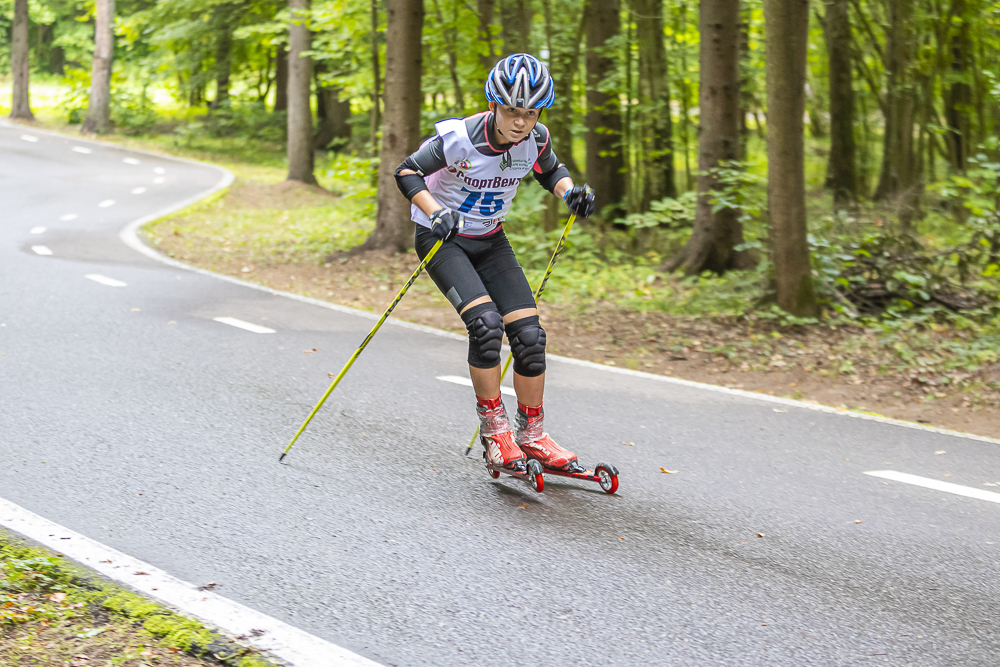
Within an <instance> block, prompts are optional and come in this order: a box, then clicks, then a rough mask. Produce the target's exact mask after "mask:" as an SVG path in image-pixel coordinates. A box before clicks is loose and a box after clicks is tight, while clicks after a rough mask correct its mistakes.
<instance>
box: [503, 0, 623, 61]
mask: <svg viewBox="0 0 1000 667" xmlns="http://www.w3.org/2000/svg"><path fill="white" fill-rule="evenodd" d="M615 4H617V0H615ZM531 15H532V9H531V0H500V28H501V29H500V36H501V37H502V38H503V54H502V55H503V56H504V57H506V56H509V55H510V54H512V53H529V52H530V49H531Z"/></svg>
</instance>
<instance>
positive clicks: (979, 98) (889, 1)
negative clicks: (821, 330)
mask: <svg viewBox="0 0 1000 667" xmlns="http://www.w3.org/2000/svg"><path fill="white" fill-rule="evenodd" d="M778 4H781V3H778ZM784 4H787V5H788V6H787V7H785V8H784V10H783V11H782V12H778V8H777V6H776V5H775V4H774V3H771V4H769V1H768V0H701V1H700V2H695V1H694V0H600V1H598V0H587V1H584V0H475V2H473V1H472V0H312V2H311V3H310V2H309V0H117V2H112V1H111V0H97V2H94V1H93V0H91V1H87V0H0V41H2V42H3V44H2V45H0V46H2V48H0V76H4V77H7V79H8V80H9V81H10V87H11V97H10V98H9V99H10V100H11V104H10V107H9V113H10V115H11V116H13V117H16V118H23V119H28V118H30V117H31V113H32V112H31V108H30V106H29V96H28V95H29V90H28V89H29V71H30V81H31V82H35V81H38V80H44V81H49V82H52V81H57V82H58V83H59V85H60V86H61V87H62V90H63V91H64V93H63V95H64V96H63V98H62V101H61V105H60V109H61V111H62V112H63V114H64V117H65V121H66V122H69V123H81V122H82V123H84V128H85V129H87V130H91V131H98V132H100V131H106V129H108V128H109V127H110V124H112V123H113V125H114V127H115V128H116V131H118V132H126V133H129V132H131V133H149V132H160V133H174V134H176V135H177V136H179V137H184V136H189V135H191V134H193V133H210V134H213V135H218V136H233V137H240V138H243V139H245V140H248V141H251V140H252V141H258V140H259V141H268V142H278V143H282V144H284V145H286V146H287V155H288V169H289V171H288V176H289V178H290V179H294V180H298V181H303V182H307V183H310V182H315V176H314V173H313V172H314V170H315V169H316V167H315V162H314V160H315V156H316V155H320V156H325V155H331V154H335V153H341V154H351V155H354V156H357V157H359V158H365V159H370V160H372V163H371V164H372V174H373V176H372V178H371V181H372V183H373V184H375V183H377V185H378V195H377V203H378V211H379V213H378V215H377V224H376V225H375V231H374V232H373V234H372V236H371V237H370V238H369V240H368V243H367V244H366V246H365V247H366V248H374V247H391V248H398V249H402V248H405V247H406V246H407V245H408V244H409V243H410V241H409V240H408V234H407V232H406V230H407V229H408V228H409V227H408V225H409V223H408V222H406V204H405V202H401V201H400V199H399V197H398V194H397V193H396V192H395V189H394V188H393V187H392V184H391V179H390V178H389V170H390V169H391V168H393V167H394V166H395V164H396V163H398V161H399V160H400V159H401V158H402V156H403V155H405V154H406V153H408V152H409V151H411V150H413V149H414V148H416V146H417V144H418V143H419V141H420V139H421V137H424V136H427V135H428V134H429V133H430V132H432V125H433V122H434V121H436V120H439V119H441V118H444V117H449V116H462V115H468V114H471V113H475V112H477V111H480V110H482V109H484V108H485V101H484V98H483V95H482V85H483V78H484V76H485V73H486V71H487V69H488V68H489V67H490V66H492V64H493V63H494V62H496V60H497V59H498V58H499V57H500V56H502V55H506V54H509V53H513V52H518V51H529V52H532V53H534V54H536V55H538V56H539V57H540V58H541V59H542V60H543V61H545V62H547V63H548V65H549V67H550V70H551V71H552V73H553V75H554V76H555V79H556V86H557V98H556V103H555V105H554V106H553V108H552V109H551V110H549V111H546V112H545V113H543V115H542V122H543V123H546V124H547V125H548V126H549V127H550V129H551V132H552V141H553V145H554V147H555V149H556V151H557V153H558V155H559V156H560V158H561V159H562V160H563V161H564V162H565V163H566V164H567V166H568V167H569V169H570V171H571V173H572V174H573V176H574V178H575V179H577V180H579V181H588V182H590V183H591V184H592V185H593V186H594V187H595V189H596V191H597V194H598V202H599V215H598V216H596V218H595V220H594V221H593V223H592V225H593V228H594V229H597V230H599V234H598V238H599V239H600V241H599V243H601V244H606V243H611V239H612V238H616V237H615V236H614V235H615V234H618V235H619V236H621V235H624V237H626V238H627V239H628V244H627V246H622V247H623V248H624V250H625V251H626V252H630V253H633V254H634V255H635V256H642V255H643V254H644V253H648V252H650V251H653V250H655V251H656V252H657V253H658V254H659V256H660V258H661V259H662V262H661V264H662V266H663V268H665V269H667V270H680V271H683V272H684V273H685V274H689V275H699V274H701V273H702V272H704V271H709V272H713V273H715V274H723V273H725V272H728V271H733V270H737V271H752V270H763V271H764V272H765V273H767V275H770V276H771V280H772V282H771V284H772V286H774V289H775V290H777V289H778V288H777V285H780V284H782V280H783V279H784V278H788V277H789V276H790V275H791V274H788V271H793V272H794V276H792V279H793V280H794V281H798V283H797V284H800V288H797V289H800V291H801V289H805V291H806V292H809V290H808V289H807V288H802V287H801V283H802V281H810V280H812V279H813V278H815V279H816V280H817V281H818V283H819V287H818V289H819V294H820V298H824V299H828V300H830V301H831V302H837V301H840V302H842V303H843V302H850V303H851V304H853V305H852V306H851V307H852V308H859V307H861V308H864V307H866V306H864V304H866V303H867V304H872V303H879V302H880V301H879V300H880V299H883V300H884V299H885V298H889V297H891V296H892V295H896V296H898V295H899V294H903V293H906V294H907V295H909V296H908V298H910V299H911V300H915V302H916V301H921V300H923V301H925V302H929V301H933V299H934V298H936V297H935V296H934V294H935V293H934V290H933V289H930V288H929V287H926V286H927V285H930V284H931V283H934V279H933V277H927V276H924V277H921V276H920V275H918V274H917V273H914V272H909V273H908V275H909V277H899V276H896V275H895V273H893V272H892V271H887V270H882V269H879V270H878V271H875V270H872V271H868V272H861V273H859V274H858V275H857V276H854V277H851V278H849V279H844V280H843V281H842V282H837V281H836V280H833V279H828V276H827V277H825V276H826V274H824V273H823V271H824V269H823V266H826V264H824V262H827V263H829V262H834V263H837V262H840V263H839V264H837V266H840V267H841V268H843V265H844V263H845V262H847V263H849V262H848V260H844V259H841V260H837V259H836V255H837V252H840V253H841V255H843V254H844V253H847V255H850V256H852V257H855V255H853V254H852V253H854V252H855V251H856V250H857V249H858V248H866V249H865V250H864V252H865V253H868V254H871V252H870V248H871V247H873V246H872V244H875V245H878V247H879V248H883V250H884V252H885V253H887V254H886V255H885V256H886V257H887V258H888V259H887V261H890V263H891V262H895V263H896V264H899V265H906V266H911V267H912V266H915V265H916V264H919V263H920V262H918V261H917V260H916V259H914V258H916V257H917V256H927V257H929V256H931V255H934V256H935V257H937V255H936V254H935V253H950V254H947V255H946V256H947V257H952V255H956V253H957V255H956V256H957V257H958V258H957V259H953V260H950V261H951V262H952V268H953V269H954V270H955V271H958V272H959V273H961V272H963V271H967V269H968V267H970V266H979V269H980V270H981V271H980V272H982V271H989V270H990V269H988V267H989V266H992V264H990V263H989V262H990V261H991V260H990V259H989V258H990V257H993V258H995V257H996V255H997V254H998V252H1000V232H998V224H997V220H998V214H997V210H998V207H1000V204H998V200H1000V196H998V194H997V187H996V186H995V183H996V181H997V173H998V172H1000V149H998V136H1000V135H998V133H1000V3H997V2H992V1H990V0H791V1H790V2H789V3H784ZM792 5H795V8H794V11H795V12H798V13H796V14H795V15H794V16H790V15H787V14H786V13H785V10H787V12H792ZM800 5H801V6H800ZM102 12H104V13H105V14H106V13H107V12H113V13H114V20H113V22H112V23H110V24H109V25H111V26H113V28H112V31H111V32H112V33H113V35H112V36H113V39H106V38H105V36H106V35H107V31H105V29H104V28H103V24H102V23H101V21H102V15H103V14H102ZM776 12H778V13H776ZM95 37H96V40H95ZM800 38H801V39H804V42H803V43H802V44H799V43H798V42H796V43H795V45H794V46H795V48H794V49H793V48H792V46H793V45H792V44H791V43H787V44H786V43H784V42H785V41H786V40H788V39H793V41H794V40H798V39H800ZM769 39H771V40H773V39H780V40H782V41H783V43H782V44H781V45H776V44H774V43H771V44H769V43H768V40H769ZM95 46H96V49H95ZM779 46H780V48H781V50H780V54H781V59H780V62H777V61H774V62H772V49H775V48H778V47H779ZM105 47H107V49H111V51H109V53H111V54H112V55H111V56H110V57H107V56H108V53H106V52H105V51H104V50H102V49H104V48H105ZM799 47H801V48H799ZM774 53H779V52H777V51H775V52H774ZM776 57H777V56H775V58H776ZM104 72H106V73H107V84H105V83H104V81H103V80H102V78H101V77H102V76H104V74H102V73H104ZM105 90H107V91H108V92H107V94H105V93H104V92H103V91H105ZM776 90H783V91H787V92H788V95H784V94H782V95H778V96H777V97H776V93H775V92H774V91H776ZM799 93H801V96H802V99H801V105H800V106H801V107H802V109H801V110H800V109H799V100H798V98H797V97H796V96H797V95H798V94H799ZM786 105H790V106H787V107H786ZM105 108H106V109H107V110H106V111H103V109H105ZM105 118H107V119H108V120H107V121H105V120H104V119H105ZM798 121H801V122H798ZM104 123H107V124H104ZM788 132H792V133H794V136H787V133H788ZM286 142H287V143H286ZM789 142H790V143H789ZM379 160H381V166H380V167H376V166H375V165H377V164H378V163H379ZM776 179H777V180H776ZM800 182H801V186H800V185H799V183H800ZM789 184H791V185H789ZM768 192H770V196H768ZM532 197H534V199H531V198H530V197H527V198H525V200H526V201H527V200H528V199H531V201H532V204H531V206H533V207H534V208H533V209H532V211H533V213H532V215H535V216H536V218H537V219H538V220H539V224H540V225H542V226H543V227H544V228H545V229H554V228H555V227H556V226H557V225H558V222H559V219H560V217H561V216H563V215H564V209H563V207H561V205H560V203H559V202H557V201H555V200H553V199H552V198H551V197H550V196H548V195H544V196H543V195H541V194H538V195H537V196H536V195H532ZM789 216H790V217H789ZM821 232H822V235H823V241H822V242H821V243H820V242H818V241H816V239H818V238H819V236H820V235H821ZM790 235H791V236H790ZM931 236H933V239H931V238H930V237H931ZM834 237H837V238H834ZM810 239H812V240H810ZM932 246H933V247H932ZM831 248H832V249H831ZM956 248H957V249H958V250H955V249H956ZM983 249H985V250H984V251H983V252H984V253H985V254H983V253H980V251H981V250H983ZM600 250H601V252H603V253H605V255H607V252H608V248H606V247H604V246H603V245H602V247H601V249H600ZM776 253H780V254H781V256H782V257H783V258H786V259H787V257H786V255H787V253H792V255H795V257H794V258H792V259H793V260H794V261H791V263H785V262H784V261H783V260H781V261H779V259H778V257H777V254H776ZM810 253H812V259H811V260H810ZM817 253H819V255H822V254H823V253H826V255H823V257H820V256H819V255H818V254H817ZM921 253H923V255H921ZM977 253H980V254H977ZM859 257H860V259H859ZM824 258H825V259H824ZM869 259H870V258H865V257H864V256H857V257H855V259H853V260H851V261H852V262H855V265H857V264H858V263H861V264H863V263H864V262H865V261H869ZM810 261H811V262H812V263H811V264H810ZM872 261H874V260H872ZM935 261H937V260H935ZM942 261H943V260H942ZM976 262H979V264H976ZM983 262H985V264H983ZM789 266H794V267H796V268H794V269H789V268H788V267H789ZM810 266H811V267H812V268H811V269H810V268H809V267H810ZM960 266H961V267H964V268H961V269H960V268H959V267H960ZM761 267H763V268H761ZM803 267H805V268H803ZM873 271H874V272H873ZM876 273H877V274H878V275H879V276H881V277H879V278H878V279H877V280H876V279H875V278H874V277H873V276H874V275H875V274H876ZM897 273H898V272H897ZM830 275H833V274H830ZM963 275H964V274H963ZM991 275H992V274H991ZM838 276H839V278H838V280H839V279H840V278H843V275H841V274H838ZM894 276H895V277H894ZM922 280H923V282H921V281H922ZM946 282H947V281H946ZM922 284H923V285H924V287H923V288H921V287H920V285H922ZM934 284H938V283H934ZM947 284H949V285H952V287H950V288H947V289H945V288H941V289H940V290H938V292H939V293H940V295H942V296H941V297H940V298H941V300H942V301H947V299H948V297H947V296H946V292H948V290H949V289H950V290H951V291H952V292H954V291H955V290H956V289H957V288H955V287H954V281H952V282H948V283H947ZM879 290H881V292H879ZM775 293H776V292H775ZM880 294H881V296H880ZM920 294H924V295H925V296H926V299H924V298H923V297H920V296H919V295H920ZM772 297H773V294H772ZM774 298H777V297H774ZM777 301H778V303H780V304H781V305H782V307H783V308H784V309H785V310H787V311H788V312H794V313H795V314H797V315H808V314H810V313H814V312H815V304H814V303H813V304H806V305H805V306H803V307H801V308H800V307H799V306H797V305H794V304H796V303H798V302H799V301H798V300H796V299H792V300H790V301H789V300H786V299H783V298H777ZM806 301H809V299H806ZM845 307H846V306H845Z"/></svg>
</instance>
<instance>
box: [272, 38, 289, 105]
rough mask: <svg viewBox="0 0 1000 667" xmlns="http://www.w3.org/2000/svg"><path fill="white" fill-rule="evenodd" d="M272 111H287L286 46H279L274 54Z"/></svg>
mask: <svg viewBox="0 0 1000 667" xmlns="http://www.w3.org/2000/svg"><path fill="white" fill-rule="evenodd" d="M274 110H275V111H288V45H287V44H280V45H279V46H278V49H277V51H276V52H275V54H274Z"/></svg>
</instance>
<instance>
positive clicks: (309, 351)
mask: <svg viewBox="0 0 1000 667" xmlns="http://www.w3.org/2000/svg"><path fill="white" fill-rule="evenodd" d="M311 352H319V350H317V349H316V348H315V347H314V348H312V349H311V350H302V354H309V353H311Z"/></svg>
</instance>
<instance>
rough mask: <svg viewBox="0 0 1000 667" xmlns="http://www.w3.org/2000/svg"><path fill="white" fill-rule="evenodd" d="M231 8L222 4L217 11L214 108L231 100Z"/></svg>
mask: <svg viewBox="0 0 1000 667" xmlns="http://www.w3.org/2000/svg"><path fill="white" fill-rule="evenodd" d="M230 9H231V7H230V6H228V5H220V6H219V7H218V8H217V9H216V12H217V13H218V15H219V18H220V20H219V25H218V28H217V30H218V37H217V40H218V41H217V42H216V44H215V99H214V100H212V110H213V111H214V110H215V109H217V108H219V105H220V104H226V103H227V102H229V77H230V76H231V75H232V72H233V59H232V53H233V27H232V22H231V21H230V19H231V12H230V11H229V10H230Z"/></svg>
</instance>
